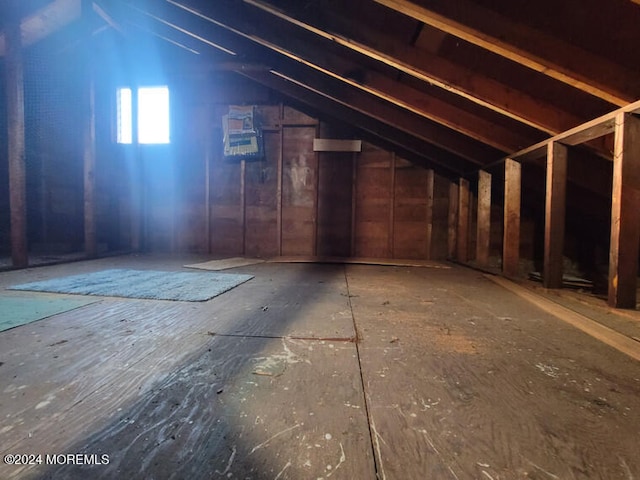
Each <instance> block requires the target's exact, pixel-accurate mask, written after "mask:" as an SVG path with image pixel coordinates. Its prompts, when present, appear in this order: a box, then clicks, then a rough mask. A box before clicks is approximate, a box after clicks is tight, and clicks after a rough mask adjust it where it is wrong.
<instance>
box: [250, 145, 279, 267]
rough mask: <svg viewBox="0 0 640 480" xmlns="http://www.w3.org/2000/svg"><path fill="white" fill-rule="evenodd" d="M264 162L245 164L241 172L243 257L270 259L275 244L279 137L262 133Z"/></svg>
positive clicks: (276, 246)
mask: <svg viewBox="0 0 640 480" xmlns="http://www.w3.org/2000/svg"><path fill="white" fill-rule="evenodd" d="M264 144H265V158H264V159H262V160H259V161H254V162H247V165H246V171H245V195H246V212H245V221H246V225H245V255H247V256H249V257H263V258H266V257H273V256H276V255H277V254H278V244H277V239H278V235H277V230H276V229H277V221H276V207H277V188H278V160H279V157H280V133H279V132H265V134H264Z"/></svg>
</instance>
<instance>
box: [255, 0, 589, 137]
mask: <svg viewBox="0 0 640 480" xmlns="http://www.w3.org/2000/svg"><path fill="white" fill-rule="evenodd" d="M244 1H245V3H248V4H250V5H253V6H255V7H257V8H259V9H261V10H263V11H266V12H268V13H270V14H271V15H274V16H277V17H278V18H281V19H283V20H286V21H287V22H289V23H291V24H293V25H296V26H297V27H299V28H303V29H305V30H307V31H309V32H312V33H314V34H315V35H317V36H319V37H321V38H324V39H325V40H328V41H331V42H335V43H336V44H338V45H341V46H343V47H346V48H349V49H351V50H353V51H355V52H358V53H360V54H362V55H366V56H367V57H369V58H372V59H374V60H377V61H380V62H383V63H385V64H386V65H389V66H391V67H394V68H396V69H398V70H400V71H401V72H404V73H406V74H408V75H411V76H413V77H416V78H418V79H420V80H423V81H425V82H428V83H429V84H431V85H434V86H437V87H440V88H442V89H444V90H446V91H447V92H450V93H453V94H456V95H459V96H461V97H463V98H465V99H467V100H470V101H472V102H474V103H477V104H478V105H481V106H483V107H486V108H489V109H490V110H493V111H495V112H498V113H500V114H502V115H506V116H508V117H510V118H512V119H514V120H517V121H519V122H521V123H524V124H526V125H529V126H531V127H533V128H537V129H539V130H541V131H544V132H546V133H549V134H552V135H553V134H557V133H560V132H562V131H563V130H568V129H569V128H571V127H574V126H575V125H578V124H579V123H581V120H580V119H579V118H578V117H575V116H573V115H571V114H569V113H567V112H565V111H562V110H560V109H558V108H556V107H554V106H553V105H550V104H546V103H544V102H542V101H540V100H539V99H536V98H533V97H532V96H530V95H528V94H526V93H524V92H520V91H518V90H516V89H514V88H513V87H511V86H507V85H505V84H503V83H501V82H499V81H497V80H494V79H492V78H489V77H487V76H484V75H482V74H481V73H480V72H476V71H472V70H470V69H468V68H465V67H463V66H461V65H457V64H455V63H453V62H450V61H448V60H446V59H444V58H442V57H440V56H438V55H435V54H433V53H431V52H428V51H426V50H424V49H419V48H415V47H412V46H410V45H404V44H400V42H398V41H396V40H395V39H393V38H392V37H390V36H387V35H385V34H384V33H383V32H379V31H375V32H374V31H370V30H369V29H367V28H366V27H365V26H364V25H358V24H357V22H354V21H353V19H350V22H349V30H348V31H347V30H346V29H340V27H338V26H337V25H335V24H331V26H330V31H327V29H326V27H324V28H319V27H317V26H314V25H312V22H311V20H310V19H304V20H302V19H299V18H295V17H293V16H291V15H288V14H287V13H285V12H283V11H281V10H278V9H277V8H275V7H273V6H271V5H268V4H267V3H265V2H262V1H260V0H244ZM353 35H357V36H358V37H360V38H364V39H366V43H364V42H361V41H358V40H355V39H354V38H352V36H353Z"/></svg>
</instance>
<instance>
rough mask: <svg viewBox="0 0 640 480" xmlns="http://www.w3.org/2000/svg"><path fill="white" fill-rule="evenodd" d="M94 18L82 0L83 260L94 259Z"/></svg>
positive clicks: (90, 4)
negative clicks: (92, 26)
mask: <svg viewBox="0 0 640 480" xmlns="http://www.w3.org/2000/svg"><path fill="white" fill-rule="evenodd" d="M93 15H94V10H93V2H92V0H82V17H83V20H84V24H85V26H86V28H85V31H84V43H83V51H82V58H83V63H84V64H83V67H84V68H83V70H84V75H83V80H84V88H83V91H84V98H83V99H82V103H83V106H84V108H83V112H84V115H83V118H82V119H83V122H84V125H83V128H84V132H83V174H84V191H83V194H84V249H85V253H86V255H87V257H89V258H94V257H96V256H97V255H98V242H97V232H96V202H95V198H96V192H95V190H96V178H95V175H96V108H95V79H94V68H93V61H94V55H95V52H94V51H93V48H92V45H93V42H92V39H91V24H92V21H91V20H92V18H93Z"/></svg>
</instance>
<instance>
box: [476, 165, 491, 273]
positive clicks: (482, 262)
mask: <svg viewBox="0 0 640 480" xmlns="http://www.w3.org/2000/svg"><path fill="white" fill-rule="evenodd" d="M490 244H491V174H490V173H488V172H485V171H484V170H480V171H479V172H478V218H477V222H476V262H477V263H478V266H481V267H486V266H487V265H488V264H489V247H490Z"/></svg>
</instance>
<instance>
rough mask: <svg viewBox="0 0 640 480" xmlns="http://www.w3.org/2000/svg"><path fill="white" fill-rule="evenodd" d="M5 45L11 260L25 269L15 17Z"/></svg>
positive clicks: (22, 150) (19, 72)
mask: <svg viewBox="0 0 640 480" xmlns="http://www.w3.org/2000/svg"><path fill="white" fill-rule="evenodd" d="M5 41H6V67H5V76H6V83H5V93H6V98H7V128H8V131H7V145H8V150H7V154H8V163H9V209H10V222H11V260H12V263H13V265H14V266H15V267H26V266H27V264H28V263H29V258H28V253H27V248H28V245H27V176H26V175H27V174H26V164H25V148H26V147H25V113H24V62H23V52H22V42H21V34H20V19H19V18H17V17H16V18H13V19H9V20H7V21H6V22H5Z"/></svg>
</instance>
